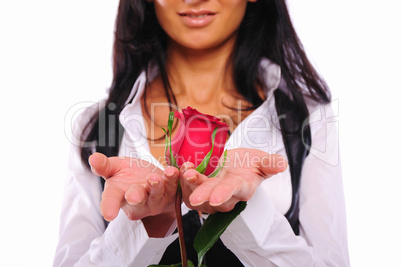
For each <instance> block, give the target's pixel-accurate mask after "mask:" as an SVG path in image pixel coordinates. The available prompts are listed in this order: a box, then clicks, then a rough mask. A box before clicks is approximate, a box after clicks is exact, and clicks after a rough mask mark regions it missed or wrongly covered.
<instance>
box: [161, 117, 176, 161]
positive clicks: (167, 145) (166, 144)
mask: <svg viewBox="0 0 402 267" xmlns="http://www.w3.org/2000/svg"><path fill="white" fill-rule="evenodd" d="M173 121H174V112H173V111H170V112H169V120H168V129H167V131H165V129H163V128H162V129H163V131H164V132H165V133H166V136H165V150H167V147H169V154H170V165H171V166H174V167H176V168H177V164H176V159H175V158H174V156H173V152H172V127H173ZM168 135H169V136H168ZM168 138H169V139H168ZM167 139H168V140H167ZM165 155H166V152H165Z"/></svg>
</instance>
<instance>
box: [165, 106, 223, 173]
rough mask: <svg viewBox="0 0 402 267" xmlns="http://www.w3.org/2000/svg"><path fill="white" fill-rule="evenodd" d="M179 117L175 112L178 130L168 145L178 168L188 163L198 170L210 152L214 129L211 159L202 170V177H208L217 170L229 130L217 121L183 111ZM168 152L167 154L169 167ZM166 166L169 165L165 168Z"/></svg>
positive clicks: (195, 112)
mask: <svg viewBox="0 0 402 267" xmlns="http://www.w3.org/2000/svg"><path fill="white" fill-rule="evenodd" d="M182 112H183V113H180V112H178V111H176V112H175V114H174V116H175V117H176V118H178V119H179V120H180V122H179V128H178V130H177V132H176V134H175V135H174V137H173V139H172V143H171V148H172V154H173V156H174V157H175V159H176V164H177V166H178V167H180V166H181V165H183V163H185V162H192V163H193V164H194V165H195V166H198V165H199V164H200V163H201V162H202V161H203V159H204V158H205V156H206V155H207V154H208V152H210V150H211V148H212V135H213V132H214V130H215V128H217V132H216V135H215V140H214V148H213V151H212V155H211V157H210V160H209V162H208V165H207V168H206V170H205V173H204V174H205V175H209V174H211V173H212V172H213V171H214V170H215V168H216V167H217V166H218V163H219V158H220V157H221V155H222V153H223V151H224V148H225V143H226V138H227V135H228V130H229V126H228V125H226V123H224V122H222V121H221V120H220V119H218V118H217V117H214V116H211V115H207V114H202V113H200V112H198V111H197V110H195V109H193V108H191V107H187V109H183V110H182ZM169 154H170V150H169V149H168V150H167V155H166V158H167V161H168V164H169ZM169 165H170V164H169Z"/></svg>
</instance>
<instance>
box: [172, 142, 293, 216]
mask: <svg viewBox="0 0 402 267" xmlns="http://www.w3.org/2000/svg"><path fill="white" fill-rule="evenodd" d="M286 168H287V162H286V160H285V159H284V158H283V157H282V156H280V155H278V154H268V153H265V152H263V151H261V150H257V149H244V148H239V149H232V150H228V154H227V158H226V162H225V165H224V167H223V168H222V170H221V172H220V173H219V175H218V176H217V177H211V178H208V177H206V176H205V175H203V174H200V173H199V172H197V171H196V170H195V169H194V165H193V164H192V163H185V164H183V166H182V167H181V169H180V173H181V175H180V176H181V185H182V192H183V200H184V202H185V203H186V205H187V206H188V207H189V208H191V209H196V210H199V211H202V212H206V213H215V212H217V211H221V212H227V211H230V210H232V209H233V208H234V206H235V205H236V203H237V202H239V201H248V200H249V199H250V198H251V197H252V196H253V195H254V193H255V191H256V189H257V187H258V186H259V185H260V184H261V183H262V182H263V181H264V180H265V179H267V178H269V177H271V176H273V175H275V174H278V173H280V172H283V171H285V170H286Z"/></svg>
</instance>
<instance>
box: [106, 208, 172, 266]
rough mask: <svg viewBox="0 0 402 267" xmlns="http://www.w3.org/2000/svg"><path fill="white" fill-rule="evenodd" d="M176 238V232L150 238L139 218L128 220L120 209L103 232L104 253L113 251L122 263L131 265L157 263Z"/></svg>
mask: <svg viewBox="0 0 402 267" xmlns="http://www.w3.org/2000/svg"><path fill="white" fill-rule="evenodd" d="M176 238H177V234H174V235H169V236H167V237H165V238H150V237H149V236H148V234H147V231H146V229H145V227H144V225H143V223H142V221H141V220H136V221H132V220H129V219H128V218H127V216H126V215H125V214H124V212H123V211H121V210H120V213H119V215H118V216H117V218H116V219H115V220H113V221H112V222H110V224H109V226H108V228H107V230H106V232H105V234H104V239H105V243H106V244H109V248H107V249H108V250H109V251H108V252H106V253H113V254H114V256H115V257H116V258H117V259H119V260H120V261H121V264H123V265H133V266H148V265H150V264H157V263H158V262H159V261H160V259H161V258H162V256H163V253H164V252H165V250H166V248H167V247H168V246H169V245H170V244H171V243H172V242H173V241H174V240H175V239H176Z"/></svg>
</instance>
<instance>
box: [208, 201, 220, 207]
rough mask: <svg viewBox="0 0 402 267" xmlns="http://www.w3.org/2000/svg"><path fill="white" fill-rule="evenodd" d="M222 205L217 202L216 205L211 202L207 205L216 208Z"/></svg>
mask: <svg viewBox="0 0 402 267" xmlns="http://www.w3.org/2000/svg"><path fill="white" fill-rule="evenodd" d="M222 203H223V202H218V203H211V202H209V205H211V206H212V207H217V206H220V205H222Z"/></svg>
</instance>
